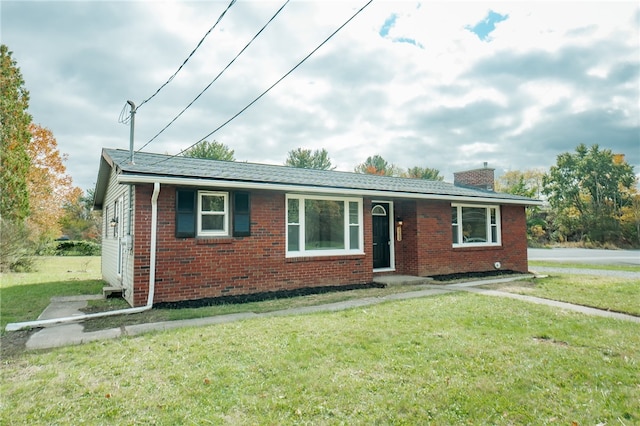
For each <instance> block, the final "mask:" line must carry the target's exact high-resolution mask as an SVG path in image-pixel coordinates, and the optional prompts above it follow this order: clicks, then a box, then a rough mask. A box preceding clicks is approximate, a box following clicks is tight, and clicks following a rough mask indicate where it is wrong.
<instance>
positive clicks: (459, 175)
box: [453, 162, 495, 191]
mask: <svg viewBox="0 0 640 426" xmlns="http://www.w3.org/2000/svg"><path fill="white" fill-rule="evenodd" d="M494 171H495V169H491V168H489V167H487V163H486V162H485V163H484V167H483V168H482V169H475V170H467V171H464V172H455V173H454V174H453V184H454V185H456V186H467V187H472V188H478V189H484V190H487V191H493V190H494V174H493V172H494Z"/></svg>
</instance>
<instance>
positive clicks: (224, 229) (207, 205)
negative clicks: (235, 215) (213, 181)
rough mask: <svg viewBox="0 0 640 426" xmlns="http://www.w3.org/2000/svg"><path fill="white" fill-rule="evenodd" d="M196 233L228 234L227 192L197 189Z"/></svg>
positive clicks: (210, 234) (204, 234) (206, 234)
mask: <svg viewBox="0 0 640 426" xmlns="http://www.w3.org/2000/svg"><path fill="white" fill-rule="evenodd" d="M198 235H203V236H212V235H214V236H215V235H229V194H228V193H227V192H213V191H198Z"/></svg>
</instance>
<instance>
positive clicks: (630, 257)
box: [528, 248, 640, 266]
mask: <svg viewBox="0 0 640 426" xmlns="http://www.w3.org/2000/svg"><path fill="white" fill-rule="evenodd" d="M528 252H529V260H544V261H552V262H570V263H585V264H592V265H632V266H640V250H599V249H579V248H553V249H529V250H528Z"/></svg>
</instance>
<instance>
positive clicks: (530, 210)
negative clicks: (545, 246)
mask: <svg viewBox="0 0 640 426" xmlns="http://www.w3.org/2000/svg"><path fill="white" fill-rule="evenodd" d="M543 176H544V171H542V170H536V169H530V170H525V171H523V172H522V171H520V170H510V171H508V172H506V173H504V174H503V175H502V176H500V177H499V178H498V179H496V191H498V192H505V193H507V194H513V195H520V196H522V197H529V198H540V194H541V193H542V178H543ZM526 217H527V237H528V238H529V241H530V242H532V241H533V242H536V243H543V242H545V241H547V240H548V238H549V235H548V230H549V226H548V222H547V212H545V211H543V210H541V209H540V207H538V206H531V207H527V210H526Z"/></svg>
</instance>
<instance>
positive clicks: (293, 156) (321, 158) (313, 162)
mask: <svg viewBox="0 0 640 426" xmlns="http://www.w3.org/2000/svg"><path fill="white" fill-rule="evenodd" d="M284 165H285V166H290V167H297V168H300V169H318V170H333V169H335V167H334V166H332V165H331V160H330V159H329V153H328V152H327V150H326V149H324V148H322V149H316V150H315V151H313V152H311V150H310V149H303V148H297V149H293V150H291V151H289V156H288V157H287V160H286V161H285V162H284Z"/></svg>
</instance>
